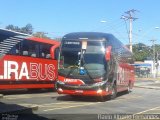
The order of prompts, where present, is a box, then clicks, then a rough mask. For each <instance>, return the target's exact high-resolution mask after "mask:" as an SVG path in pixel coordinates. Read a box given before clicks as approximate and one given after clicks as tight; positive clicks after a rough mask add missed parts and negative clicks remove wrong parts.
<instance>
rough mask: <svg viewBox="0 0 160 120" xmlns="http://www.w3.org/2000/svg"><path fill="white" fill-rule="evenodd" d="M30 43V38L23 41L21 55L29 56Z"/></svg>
mask: <svg viewBox="0 0 160 120" xmlns="http://www.w3.org/2000/svg"><path fill="white" fill-rule="evenodd" d="M29 46H30V45H29V44H28V40H24V41H23V42H21V53H20V55H22V56H28V55H29V54H28V51H29Z"/></svg>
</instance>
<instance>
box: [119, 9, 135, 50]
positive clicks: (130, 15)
mask: <svg viewBox="0 0 160 120" xmlns="http://www.w3.org/2000/svg"><path fill="white" fill-rule="evenodd" d="M135 12H137V10H134V9H132V10H129V11H126V12H125V14H127V15H122V16H121V19H124V21H125V22H126V21H127V20H129V32H128V29H127V28H126V29H127V33H128V34H129V35H128V36H129V49H130V51H131V52H132V22H133V21H135V20H136V19H138V18H135V17H133V14H134V13H135ZM126 27H127V24H126Z"/></svg>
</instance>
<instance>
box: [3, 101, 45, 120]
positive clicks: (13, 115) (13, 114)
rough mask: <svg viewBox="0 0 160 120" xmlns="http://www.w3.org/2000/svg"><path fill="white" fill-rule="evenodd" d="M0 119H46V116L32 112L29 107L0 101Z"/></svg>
mask: <svg viewBox="0 0 160 120" xmlns="http://www.w3.org/2000/svg"><path fill="white" fill-rule="evenodd" d="M0 120H48V118H45V117H42V116H39V115H36V114H34V113H33V112H32V109H31V108H27V107H23V106H20V105H16V104H5V103H2V102H0Z"/></svg>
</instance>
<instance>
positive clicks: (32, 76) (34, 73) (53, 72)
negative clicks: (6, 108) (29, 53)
mask: <svg viewBox="0 0 160 120" xmlns="http://www.w3.org/2000/svg"><path fill="white" fill-rule="evenodd" d="M56 77H57V61H56V60H52V59H40V58H32V57H24V56H13V55H5V56H4V57H2V58H1V59H0V85H3V87H2V86H1V87H0V89H4V88H5V86H4V85H6V89H8V88H12V87H11V86H10V87H9V86H7V85H9V83H12V84H16V83H18V84H17V85H21V84H23V86H21V88H37V87H38V85H39V87H38V88H43V87H44V88H46V87H47V86H48V87H51V86H52V87H53V84H51V83H53V81H55V79H56ZM7 82H8V83H7ZM45 82H47V83H46V85H42V86H41V85H40V84H42V83H43V84H45ZM2 83H3V84H2ZM32 83H34V84H32ZM12 84H11V85H12ZM31 84H32V85H31ZM25 85H26V86H25ZM36 85H37V86H36ZM14 88H19V87H18V86H17V87H16V86H14Z"/></svg>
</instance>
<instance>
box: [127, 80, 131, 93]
mask: <svg viewBox="0 0 160 120" xmlns="http://www.w3.org/2000/svg"><path fill="white" fill-rule="evenodd" d="M130 92H131V82H129V83H128V86H127V93H130Z"/></svg>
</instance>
